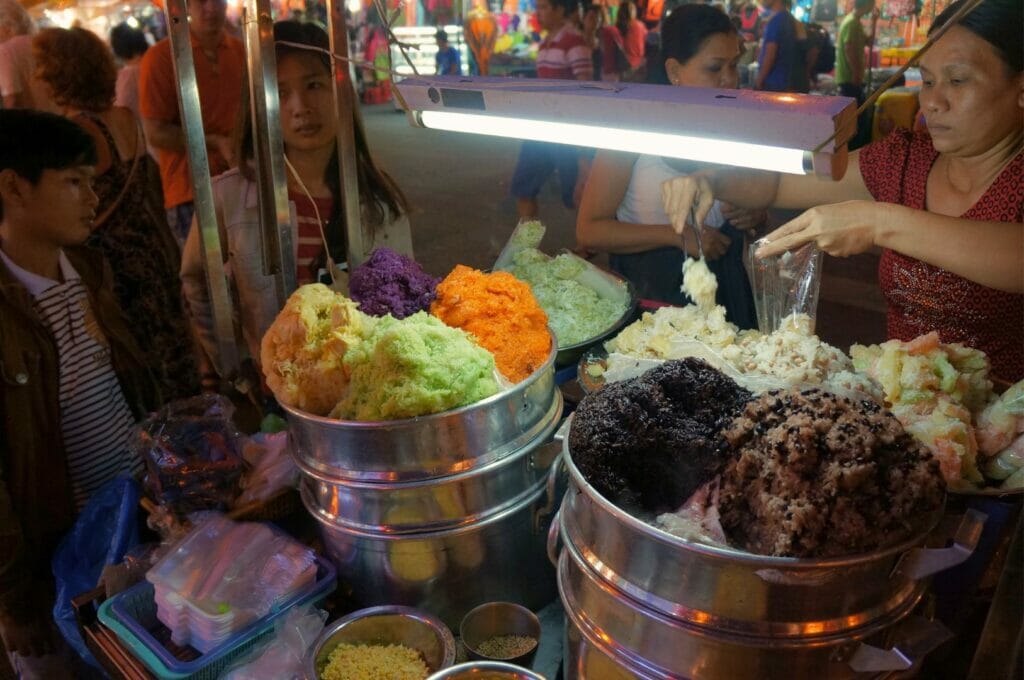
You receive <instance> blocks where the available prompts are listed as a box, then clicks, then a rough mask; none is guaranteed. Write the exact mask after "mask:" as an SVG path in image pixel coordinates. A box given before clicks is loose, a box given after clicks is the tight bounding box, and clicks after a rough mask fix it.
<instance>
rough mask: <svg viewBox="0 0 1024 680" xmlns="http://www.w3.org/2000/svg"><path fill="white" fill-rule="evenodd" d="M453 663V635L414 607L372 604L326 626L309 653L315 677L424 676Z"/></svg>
mask: <svg viewBox="0 0 1024 680" xmlns="http://www.w3.org/2000/svg"><path fill="white" fill-rule="evenodd" d="M454 663H455V639H454V638H453V637H452V633H451V631H450V630H448V627H447V626H445V625H444V624H443V623H441V621H440V620H438V619H437V618H435V617H433V616H431V615H430V614H427V613H425V612H422V611H419V610H418V609H413V608H411V607H399V606H390V605H388V606H383V607H370V608H369V609H360V610H359V611H356V612H352V613H351V614H349V615H348V616H343V617H342V618H340V619H338V620H337V621H335V622H334V623H332V624H330V625H328V626H327V627H326V628H325V629H324V632H323V633H321V635H320V637H319V638H317V640H316V642H314V643H313V647H312V649H311V650H310V654H309V656H308V657H307V658H306V677H307V678H310V679H311V680H426V678H427V677H428V676H429V675H431V674H432V673H436V672H437V671H439V670H442V669H444V668H448V667H449V666H451V665H452V664H454Z"/></svg>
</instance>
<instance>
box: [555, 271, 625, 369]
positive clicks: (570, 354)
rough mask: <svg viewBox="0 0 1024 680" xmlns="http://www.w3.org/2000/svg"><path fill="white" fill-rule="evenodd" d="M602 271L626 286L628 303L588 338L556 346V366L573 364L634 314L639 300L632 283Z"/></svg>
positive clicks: (612, 333) (615, 331)
mask: <svg viewBox="0 0 1024 680" xmlns="http://www.w3.org/2000/svg"><path fill="white" fill-rule="evenodd" d="M604 273H605V274H607V275H608V276H610V277H612V278H615V279H617V280H618V281H620V282H621V283H622V284H623V285H625V286H626V294H627V296H628V299H629V301H628V303H627V304H626V311H624V312H623V313H622V316H620V317H619V318H618V319H616V320H615V321H614V322H612V324H611V325H610V326H608V327H607V328H605V329H604V330H602V331H601V332H600V333H598V334H597V335H595V336H594V337H592V338H588V339H586V340H584V341H582V342H577V343H576V344H575V345H566V346H564V347H563V346H561V345H560V346H559V347H558V356H556V357H555V364H556V365H557V366H571V365H572V364H575V363H576V362H577V361H579V359H580V357H581V356H583V354H584V353H585V352H586V351H587V350H588V349H590V348H591V347H593V346H594V345H596V344H598V343H601V342H604V341H605V340H606V339H608V338H610V337H611V336H612V335H614V334H616V333H618V332H619V330H621V329H622V328H623V326H625V325H626V324H627V323H629V322H630V321H632V320H633V317H634V316H635V315H636V307H637V304H638V302H639V298H638V297H637V294H636V289H635V288H634V287H633V284H632V283H630V282H629V280H627V279H624V278H622V277H621V276H617V275H615V274H612V273H611V272H604Z"/></svg>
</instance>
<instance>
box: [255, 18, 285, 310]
mask: <svg viewBox="0 0 1024 680" xmlns="http://www.w3.org/2000/svg"><path fill="white" fill-rule="evenodd" d="M243 17H244V21H243V28H244V31H243V32H242V37H243V38H244V39H245V53H246V62H247V63H246V66H247V71H248V76H249V81H248V82H249V115H250V116H251V117H252V120H253V121H254V122H255V124H254V125H253V126H252V136H253V154H254V159H255V162H256V167H257V168H260V172H258V173H256V180H257V181H256V189H257V191H256V198H257V205H258V208H259V216H260V217H259V219H260V251H261V254H262V258H263V273H264V274H266V275H267V276H273V277H274V288H275V292H276V294H277V304H278V307H284V304H285V302H286V301H287V300H288V296H289V295H291V294H292V293H293V292H294V291H295V286H296V280H295V257H294V255H293V254H292V253H293V248H292V223H291V210H290V209H289V205H288V179H287V176H286V175H285V166H284V141H283V139H282V137H281V102H280V100H279V99H278V93H277V56H276V53H275V50H274V19H273V17H272V16H271V6H270V0H246V2H245V8H244V12H243Z"/></svg>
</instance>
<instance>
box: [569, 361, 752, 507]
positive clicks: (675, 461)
mask: <svg viewBox="0 0 1024 680" xmlns="http://www.w3.org/2000/svg"><path fill="white" fill-rule="evenodd" d="M750 399H751V394H750V392H748V391H747V390H745V389H743V388H742V387H740V386H739V385H737V384H736V383H735V382H733V381H732V380H731V379H730V378H728V377H726V376H725V375H723V374H722V373H720V372H718V371H717V370H715V369H714V368H712V367H711V366H710V365H708V364H707V363H706V362H704V361H702V360H700V359H681V360H678V361H669V362H666V363H665V364H664V365H662V366H659V367H657V368H654V369H651V370H650V371H648V372H647V373H645V374H643V375H642V376H640V377H638V378H633V379H632V380H625V381H622V382H618V383H611V384H609V385H606V386H605V387H603V388H602V389H600V390H599V391H597V392H595V393H593V394H590V395H587V397H586V398H584V399H583V401H582V402H580V405H579V407H578V408H577V409H576V415H575V416H574V417H573V424H572V428H571V429H570V431H569V446H570V448H571V451H572V458H573V462H575V464H576V466H577V467H578V468H579V470H580V472H581V473H583V476H584V478H586V480H587V481H588V482H589V483H590V484H591V485H592V486H593V487H594V488H595V489H597V491H598V492H599V493H601V495H603V496H604V497H605V498H607V499H609V500H611V501H612V502H614V503H616V504H617V505H619V506H621V507H624V508H627V509H640V510H644V511H647V512H654V513H658V512H667V511H668V512H670V511H674V510H676V509H677V508H678V507H679V506H680V505H681V504H682V503H683V502H684V501H685V500H686V499H687V498H689V497H690V495H691V494H693V492H694V491H696V490H697V488H698V487H700V486H701V485H702V484H704V483H706V482H708V481H710V480H711V479H712V478H713V477H714V476H715V475H717V474H718V473H719V472H721V470H722V468H723V467H724V465H725V463H726V455H727V447H726V444H725V441H724V439H723V438H722V436H721V431H722V429H723V428H724V427H725V426H726V425H728V424H729V423H731V422H732V420H733V419H734V418H735V417H736V416H737V415H739V413H740V411H741V410H742V408H743V406H744V404H746V403H747V402H748V401H749V400H750Z"/></svg>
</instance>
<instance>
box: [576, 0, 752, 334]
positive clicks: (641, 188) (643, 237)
mask: <svg viewBox="0 0 1024 680" xmlns="http://www.w3.org/2000/svg"><path fill="white" fill-rule="evenodd" d="M620 11H621V10H620ZM661 40H662V55H663V57H664V66H665V72H666V74H667V77H668V80H669V82H670V83H671V84H672V85H678V86H686V87H717V88H727V89H731V88H735V87H736V86H737V84H738V81H739V75H738V72H737V62H738V61H739V58H740V39H739V35H738V33H737V31H736V28H735V27H734V26H733V23H732V21H731V20H730V19H729V17H728V16H727V15H726V14H725V13H724V12H723V11H721V10H720V9H718V8H717V7H712V6H710V5H683V6H681V7H678V8H676V9H675V10H673V11H672V14H670V15H669V17H668V19H666V20H665V23H664V25H663V26H662V29H661ZM689 167H690V166H689V165H687V164H685V163H683V162H682V161H676V160H673V159H668V158H661V157H658V156H647V155H641V156H638V155H636V154H628V153H617V152H610V151H601V152H598V154H597V157H596V158H595V159H594V164H593V168H592V169H591V172H590V177H589V178H588V180H587V186H586V189H585V190H584V192H583V200H582V201H581V202H580V211H579V215H578V217H577V219H576V240H577V242H578V243H579V244H580V246H582V247H583V248H587V249H591V250H597V251H604V252H607V253H609V255H610V258H609V260H610V262H611V266H612V269H613V270H615V271H616V272H618V273H620V274H622V275H623V276H625V277H626V278H628V279H629V280H630V281H632V282H633V285H634V286H636V288H637V291H638V293H639V294H640V296H641V297H643V298H647V299H651V300H657V301H660V302H667V303H670V304H685V303H686V302H687V299H686V296H685V295H684V294H683V293H682V292H681V291H680V287H681V286H682V282H683V273H682V267H683V262H684V260H685V259H686V257H687V256H688V255H690V256H693V257H696V254H697V244H696V242H695V241H694V239H693V237H692V236H691V235H689V234H687V236H686V237H685V238H684V236H681V235H679V234H677V233H676V232H674V231H673V230H672V227H671V225H670V220H669V217H668V215H667V214H665V211H664V209H663V208H662V202H661V185H662V183H663V182H665V181H666V180H669V179H671V178H673V177H675V176H677V175H679V174H681V173H683V172H685V171H686V170H687V168H689ZM763 220H764V211H743V210H734V209H732V208H731V207H730V206H727V205H724V204H717V205H716V209H715V211H714V212H713V214H711V215H709V216H708V218H707V219H706V220H704V221H703V222H702V224H703V226H702V228H701V233H702V242H703V245H704V254H705V256H706V257H707V259H708V261H709V263H708V264H709V267H710V268H711V270H712V271H713V272H715V274H716V276H717V277H718V281H719V286H718V301H719V303H720V304H722V305H723V306H724V307H725V309H726V313H727V315H728V318H729V320H730V321H732V322H733V323H735V324H737V325H738V326H740V327H741V328H751V327H753V326H755V325H756V314H755V312H754V301H753V296H752V294H751V292H750V284H749V283H748V281H747V277H746V274H745V272H744V270H743V242H744V238H745V234H746V232H747V231H748V230H750V229H753V228H754V227H756V226H758V225H759V224H760V223H761V222H763Z"/></svg>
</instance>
